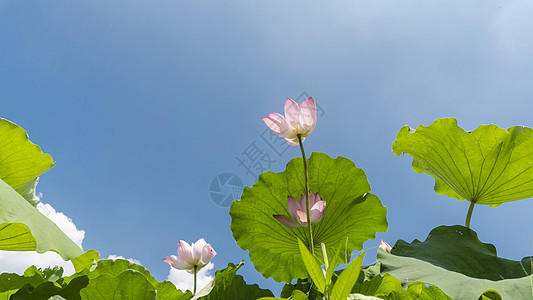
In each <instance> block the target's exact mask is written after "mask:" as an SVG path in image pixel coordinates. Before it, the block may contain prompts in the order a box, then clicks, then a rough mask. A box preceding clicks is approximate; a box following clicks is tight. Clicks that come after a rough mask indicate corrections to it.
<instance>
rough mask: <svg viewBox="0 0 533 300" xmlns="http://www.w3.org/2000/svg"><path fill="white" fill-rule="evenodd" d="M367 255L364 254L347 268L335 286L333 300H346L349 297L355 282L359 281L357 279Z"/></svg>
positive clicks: (332, 293) (332, 294)
mask: <svg viewBox="0 0 533 300" xmlns="http://www.w3.org/2000/svg"><path fill="white" fill-rule="evenodd" d="M365 253H366V252H363V253H362V254H361V255H359V256H358V257H357V258H356V259H354V260H353V261H352V262H351V263H350V264H349V265H348V267H346V269H344V270H343V271H342V272H341V274H340V275H339V278H338V279H337V281H336V282H335V285H334V286H333V290H332V292H331V298H333V299H346V297H348V295H349V294H350V291H351V290H352V288H353V286H354V284H355V282H356V281H357V278H358V277H359V271H360V270H361V263H362V262H363V258H364V257H365Z"/></svg>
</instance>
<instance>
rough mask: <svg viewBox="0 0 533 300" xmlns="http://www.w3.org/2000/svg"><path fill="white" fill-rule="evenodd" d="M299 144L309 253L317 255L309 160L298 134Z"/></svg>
mask: <svg viewBox="0 0 533 300" xmlns="http://www.w3.org/2000/svg"><path fill="white" fill-rule="evenodd" d="M298 142H299V143H300V150H301V151H302V159H303V162H304V173H305V209H306V213H307V229H308V232H309V251H310V252H311V253H312V254H313V256H314V255H315V242H314V241H313V228H312V225H311V214H310V213H309V171H308V170H307V158H306V157H305V151H304V144H303V142H302V135H301V134H298Z"/></svg>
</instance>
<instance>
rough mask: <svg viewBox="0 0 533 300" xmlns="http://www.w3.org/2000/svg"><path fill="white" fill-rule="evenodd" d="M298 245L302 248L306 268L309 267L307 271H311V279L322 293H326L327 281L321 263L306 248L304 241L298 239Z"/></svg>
mask: <svg viewBox="0 0 533 300" xmlns="http://www.w3.org/2000/svg"><path fill="white" fill-rule="evenodd" d="M298 247H299V248H300V253H301V255H302V260H303V262H304V265H305V268H306V269H307V272H308V273H309V276H311V279H312V280H313V282H314V283H315V285H316V287H317V289H318V291H319V292H321V293H322V294H325V292H326V281H325V278H324V272H323V271H322V268H321V267H320V264H319V263H318V261H317V259H316V257H314V256H313V254H311V252H309V250H308V249H307V248H306V246H305V245H304V244H303V243H302V241H301V240H300V239H298Z"/></svg>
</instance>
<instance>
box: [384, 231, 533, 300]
mask: <svg viewBox="0 0 533 300" xmlns="http://www.w3.org/2000/svg"><path fill="white" fill-rule="evenodd" d="M378 260H379V261H380V262H381V272H382V273H390V274H391V275H393V276H394V277H397V278H398V279H400V281H401V282H402V284H410V283H412V282H415V281H420V282H424V283H429V284H432V285H436V286H438V287H439V288H440V289H441V290H442V291H443V292H444V293H446V294H447V295H448V296H450V297H452V298H453V299H477V298H479V297H480V296H481V295H482V294H484V293H485V292H486V291H487V290H490V289H492V290H494V291H495V292H496V293H499V294H500V295H501V297H502V298H503V299H533V290H532V282H533V278H532V276H531V270H532V258H531V257H526V258H524V259H522V261H520V262H519V261H513V260H508V259H504V258H500V257H498V256H497V254H496V248H495V247H494V246H493V245H491V244H485V243H482V242H481V241H479V239H478V238H477V234H476V233H475V232H474V231H473V230H471V229H468V228H466V227H463V226H459V225H456V226H440V227H437V228H435V229H433V230H432V231H431V233H430V234H429V235H428V238H427V239H426V240H425V241H424V242H420V241H418V240H415V241H413V242H412V243H410V244H409V243H407V242H405V241H402V240H399V241H398V242H397V243H396V245H395V246H394V248H393V250H392V251H391V253H390V254H389V253H386V252H385V251H383V250H378ZM487 295H494V293H492V294H487Z"/></svg>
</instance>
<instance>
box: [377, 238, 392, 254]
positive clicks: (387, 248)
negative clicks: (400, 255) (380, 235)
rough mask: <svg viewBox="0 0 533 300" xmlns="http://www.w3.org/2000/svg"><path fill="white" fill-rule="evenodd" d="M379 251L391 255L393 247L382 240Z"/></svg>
mask: <svg viewBox="0 0 533 300" xmlns="http://www.w3.org/2000/svg"><path fill="white" fill-rule="evenodd" d="M379 249H381V250H383V251H385V252H387V253H390V251H391V250H392V247H391V246H390V245H389V244H387V242H385V241H384V240H381V243H380V244H379Z"/></svg>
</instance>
